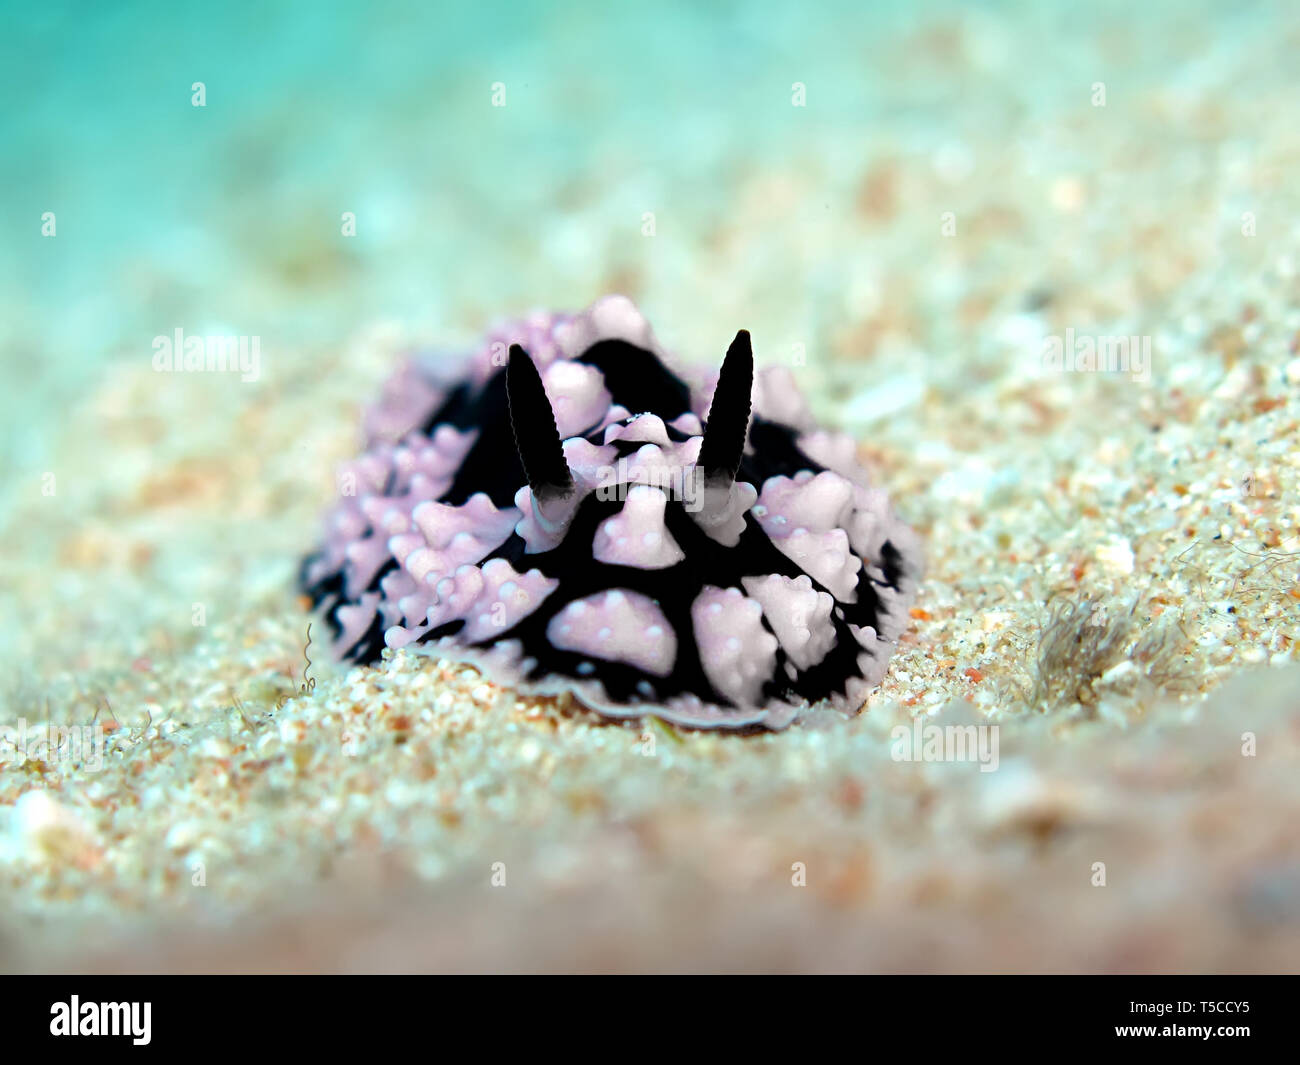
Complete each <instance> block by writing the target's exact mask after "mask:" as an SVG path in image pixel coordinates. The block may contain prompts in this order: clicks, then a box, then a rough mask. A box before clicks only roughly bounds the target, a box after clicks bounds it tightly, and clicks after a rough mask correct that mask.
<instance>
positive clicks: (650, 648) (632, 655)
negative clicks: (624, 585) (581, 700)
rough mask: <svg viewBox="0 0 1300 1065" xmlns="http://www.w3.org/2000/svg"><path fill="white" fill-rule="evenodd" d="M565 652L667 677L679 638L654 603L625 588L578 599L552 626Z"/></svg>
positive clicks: (556, 641)
mask: <svg viewBox="0 0 1300 1065" xmlns="http://www.w3.org/2000/svg"><path fill="white" fill-rule="evenodd" d="M546 638H547V639H548V640H550V642H551V643H552V644H553V645H554V646H556V647H558V648H560V649H561V650H563V651H573V652H575V653H576V654H582V655H590V656H591V657H592V658H599V659H603V660H604V661H607V662H626V663H627V664H628V665H632V666H636V667H638V668H640V669H643V670H645V671H646V672H647V673H650V674H653V675H654V676H658V677H666V676H668V674H669V673H671V672H672V671H673V664H674V663H675V662H676V661H677V634H676V633H674V632H673V628H672V626H671V625H669V624H668V620H667V619H666V618H665V617H664V615H663V611H661V610H660V609H659V607H658V605H657V604H656V603H655V601H654V600H653V599H650V598H649V597H648V596H645V595H642V594H640V593H639V592H632V591H627V590H624V589H620V588H615V589H611V590H610V591H607V592H600V593H598V594H596V595H590V596H587V597H586V598H585V599H576V600H574V601H573V602H572V603H570V604H569V605H568V606H566V607H565V608H564V609H563V610H561V611H560V612H559V613H558V614H556V615H555V616H554V617H553V618H551V620H550V621H549V622H548V623H547V626H546Z"/></svg>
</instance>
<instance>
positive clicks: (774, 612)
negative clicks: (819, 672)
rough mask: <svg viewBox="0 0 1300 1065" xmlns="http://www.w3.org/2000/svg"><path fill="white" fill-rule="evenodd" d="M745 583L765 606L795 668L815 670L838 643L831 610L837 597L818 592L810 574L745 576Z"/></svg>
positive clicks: (773, 629)
mask: <svg viewBox="0 0 1300 1065" xmlns="http://www.w3.org/2000/svg"><path fill="white" fill-rule="evenodd" d="M741 584H743V585H744V586H745V591H746V592H748V593H749V595H750V597H751V598H753V599H755V600H757V601H758V603H759V604H761V606H762V608H763V616H764V617H765V618H767V623H768V624H769V625H770V626H771V627H772V631H773V632H774V633H776V638H777V641H778V642H779V643H780V645H781V648H782V650H784V651H785V653H786V655H787V656H788V657H789V659H790V662H791V663H792V664H793V665H794V667H795V669H798V670H805V669H811V668H812V667H813V666H815V665H816V664H817V663H818V662H820V661H821V660H822V659H823V658H825V657H826V654H827V652H828V651H830V649H831V648H832V647H834V646H835V625H834V623H833V622H832V621H831V610H832V609H833V608H834V606H835V600H834V599H832V598H831V596H830V595H828V594H827V593H826V592H821V591H818V590H817V589H815V588H814V587H813V584H812V581H811V580H810V579H809V578H808V576H807V575H806V574H803V575H801V576H798V577H794V578H791V577H784V576H782V575H781V574H779V573H771V574H768V575H767V576H766V577H743V578H741Z"/></svg>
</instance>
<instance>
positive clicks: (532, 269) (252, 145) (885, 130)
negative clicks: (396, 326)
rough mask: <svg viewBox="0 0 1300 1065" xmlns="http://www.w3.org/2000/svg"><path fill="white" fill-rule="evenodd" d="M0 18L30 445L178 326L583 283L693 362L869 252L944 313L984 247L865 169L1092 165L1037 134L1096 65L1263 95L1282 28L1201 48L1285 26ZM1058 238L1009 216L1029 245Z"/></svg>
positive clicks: (1048, 127)
mask: <svg viewBox="0 0 1300 1065" xmlns="http://www.w3.org/2000/svg"><path fill="white" fill-rule="evenodd" d="M3 6H4V7H5V8H6V12H5V14H6V17H5V20H4V22H5V26H6V29H5V33H4V38H3V41H2V42H0V49H2V50H3V56H4V60H3V62H0V94H2V95H3V99H4V106H3V114H2V115H0V197H2V198H3V202H4V210H3V212H0V285H2V286H3V292H4V299H3V315H2V316H0V351H2V352H3V356H2V357H3V364H2V365H3V373H4V378H5V381H6V382H7V384H8V385H9V387H8V388H7V389H6V392H7V395H8V401H7V404H6V407H5V417H4V430H3V434H4V436H3V440H4V454H5V457H6V461H7V463H9V464H11V465H12V464H15V463H16V464H18V465H21V466H23V467H30V466H32V465H33V464H36V463H39V462H40V460H41V456H42V455H43V454H46V453H47V451H48V446H47V445H48V441H49V437H50V434H52V433H56V432H59V431H61V429H62V423H61V422H60V420H59V412H60V411H61V410H65V409H66V407H67V404H68V403H69V402H71V401H72V400H74V399H75V398H76V396H78V395H79V394H83V393H84V392H85V391H86V390H87V389H90V388H92V387H94V384H95V382H96V381H97V380H98V379H99V375H100V374H101V373H102V372H103V371H104V368H105V367H106V366H107V365H109V364H111V362H112V361H113V360H115V359H119V360H144V359H148V358H149V357H150V354H151V348H150V342H151V340H152V338H153V337H154V336H155V335H159V334H170V333H171V332H172V331H173V330H174V329H175V328H178V327H180V328H185V329H187V330H188V331H190V332H212V331H214V330H215V331H220V332H229V333H236V334H244V335H258V336H260V337H261V338H262V351H263V358H264V361H265V362H266V363H267V366H268V370H269V371H270V372H274V364H275V360H276V358H277V353H282V352H283V351H285V349H286V348H295V349H301V348H304V347H306V348H311V347H312V346H317V345H319V346H329V345H335V344H338V343H339V342H340V341H341V340H342V338H344V337H346V336H347V335H348V334H349V333H350V332H351V331H353V330H355V329H356V328H358V327H359V326H360V325H362V324H364V323H366V322H367V321H370V320H373V319H375V318H377V317H381V318H392V319H397V320H400V321H402V322H404V323H406V324H408V325H409V326H410V327H411V328H413V329H415V330H416V331H417V332H420V333H422V334H425V335H428V336H431V337H437V338H439V339H447V338H449V337H457V338H458V337H465V338H468V337H471V336H473V335H474V334H475V333H476V332H477V331H478V330H479V329H480V328H481V327H482V326H483V325H484V324H485V323H486V321H487V320H489V319H491V318H493V317H496V316H498V315H503V314H510V313H515V312H518V311H521V310H524V309H528V308H531V307H535V306H556V307H566V308H574V307H580V306H583V305H585V304H586V303H588V302H590V300H592V299H594V298H595V297H597V296H599V295H601V294H603V293H604V292H606V291H609V290H621V291H625V292H627V293H628V294H630V295H632V296H633V297H635V298H638V299H640V300H641V301H643V302H645V303H646V304H647V309H648V311H649V313H650V314H651V318H652V321H655V322H656V323H657V324H658V325H659V328H660V330H661V331H666V334H667V337H666V339H668V340H670V341H676V342H678V343H680V344H681V345H682V346H683V347H684V348H686V349H687V351H688V353H689V354H690V355H691V356H692V357H695V358H702V359H707V360H709V361H712V360H713V359H714V358H716V356H717V350H715V349H716V348H717V345H718V344H719V343H720V342H721V339H720V338H724V337H725V335H727V334H728V331H729V330H730V331H733V332H734V329H735V328H736V327H737V326H738V324H744V325H747V326H748V327H749V328H750V329H751V330H752V331H754V333H755V336H756V337H758V338H760V343H759V347H760V357H762V356H763V355H764V352H763V350H762V349H763V347H764V343H763V341H764V340H766V341H767V345H766V346H767V348H768V353H769V355H770V353H771V352H772V351H773V350H775V349H776V348H777V347H778V346H780V347H782V348H784V347H788V346H789V345H792V344H794V343H806V344H807V345H808V346H809V347H815V346H816V345H817V344H818V343H822V345H823V346H827V345H826V343H825V341H824V337H823V333H824V332H825V331H826V330H828V329H833V328H835V327H837V326H838V325H841V324H843V323H845V322H851V321H853V320H854V319H855V318H860V317H861V316H862V315H863V314H864V313H870V312H872V311H873V310H874V309H875V308H876V307H877V306H878V305H879V304H880V303H881V301H882V299H883V298H885V297H886V296H888V295H889V281H888V279H889V277H890V275H891V274H903V275H907V276H916V277H917V279H918V283H919V284H921V285H922V286H923V287H924V286H927V285H928V286H929V289H928V290H926V291H924V292H922V300H921V302H922V303H925V302H926V301H927V300H928V301H929V302H931V303H936V304H937V305H938V309H939V310H942V309H943V306H944V305H945V304H951V303H952V302H953V300H954V299H955V298H956V296H955V295H954V293H955V291H956V289H957V288H958V287H964V286H967V285H968V276H967V275H968V273H969V269H970V268H971V267H972V266H977V267H978V268H979V269H981V270H983V271H985V272H987V271H988V270H990V269H995V268H998V267H1000V266H1005V265H1006V263H1005V262H999V261H998V260H997V258H996V256H994V257H993V258H990V259H988V260H986V261H984V262H980V263H972V262H971V261H970V260H966V261H964V262H959V261H957V260H955V259H954V258H953V257H952V256H951V255H949V254H948V253H947V252H946V251H945V250H943V249H941V248H939V247H937V246H936V242H935V241H934V240H933V239H931V238H932V236H933V234H934V233H935V232H936V231H937V225H938V222H937V218H938V215H939V213H940V210H941V208H943V207H944V206H945V205H946V204H945V203H944V202H938V201H935V200H934V199H933V198H932V197H931V196H930V195H929V190H922V191H923V193H924V194H923V195H922V196H920V197H919V198H918V197H916V196H914V195H912V194H911V193H910V191H909V189H908V187H906V185H903V186H902V187H900V176H899V174H898V173H888V172H883V171H882V172H880V173H879V174H878V175H877V177H876V178H875V180H876V182H877V184H876V186H874V187H873V186H871V185H870V184H867V185H866V186H865V187H864V175H866V180H867V181H868V182H870V180H872V176H871V175H872V167H873V165H874V164H875V162H877V161H879V160H903V161H904V162H906V161H907V160H919V161H920V162H922V163H923V164H924V165H925V167H926V169H927V170H928V171H930V172H931V176H934V175H937V178H938V182H937V183H938V187H939V189H940V190H941V191H946V194H947V199H948V200H951V201H952V202H953V203H954V204H956V203H957V202H958V200H959V196H958V192H959V190H960V189H961V187H962V186H967V185H975V184H978V185H979V186H980V187H981V188H984V189H988V188H989V187H990V186H991V185H992V186H996V185H997V184H998V182H999V181H1000V177H999V174H1000V172H1001V169H1002V168H1003V167H1007V166H1010V167H1011V169H1012V171H1013V172H1014V173H1015V175H1016V176H1017V177H1019V178H1022V179H1023V178H1026V177H1028V178H1031V179H1033V178H1037V179H1041V182H1042V183H1043V184H1044V185H1046V183H1048V182H1050V181H1051V180H1052V179H1053V178H1054V176H1055V175H1057V174H1059V173H1065V172H1068V173H1070V174H1073V175H1076V176H1078V177H1079V178H1080V179H1081V180H1090V179H1091V178H1094V177H1095V178H1097V179H1098V180H1099V181H1102V182H1104V181H1106V180H1109V179H1113V178H1114V177H1115V175H1114V174H1113V173H1110V174H1109V175H1108V174H1107V172H1106V171H1107V165H1108V163H1109V162H1113V160H1108V159H1107V158H1105V157H1104V156H1102V157H1098V156H1096V155H1094V154H1092V152H1091V149H1090V138H1089V135H1088V130H1087V129H1086V126H1079V127H1076V128H1073V129H1071V128H1068V127H1063V126H1062V124H1061V122H1060V118H1061V115H1062V114H1063V113H1064V114H1067V115H1074V116H1076V117H1077V118H1078V119H1079V121H1080V122H1084V123H1086V122H1087V120H1088V119H1089V118H1090V117H1091V116H1090V115H1089V114H1088V104H1089V98H1088V94H1089V91H1090V88H1089V87H1090V86H1091V85H1092V84H1093V83H1095V82H1098V81H1104V82H1105V83H1106V87H1107V91H1108V93H1109V94H1110V98H1111V111H1110V112H1109V113H1110V115H1111V116H1112V118H1115V117H1117V111H1116V103H1117V102H1118V103H1119V105H1120V107H1121V108H1123V107H1124V106H1125V105H1124V103H1123V101H1128V102H1129V103H1130V104H1131V102H1132V101H1133V100H1134V99H1135V98H1138V96H1139V95H1140V93H1141V92H1142V91H1143V89H1144V88H1145V87H1146V86H1149V85H1151V84H1159V85H1160V86H1162V92H1164V93H1166V94H1169V95H1170V97H1171V99H1173V103H1172V104H1171V106H1173V107H1174V108H1175V112H1176V107H1177V99H1176V97H1177V96H1178V94H1179V93H1186V94H1188V95H1189V96H1191V95H1198V94H1203V93H1204V92H1206V91H1207V89H1213V87H1214V86H1215V85H1216V84H1217V85H1221V86H1222V87H1223V88H1224V89H1225V90H1226V89H1227V88H1228V87H1229V86H1231V85H1234V83H1236V85H1235V88H1236V91H1242V87H1241V85H1240V79H1243V78H1248V79H1251V80H1255V81H1259V82H1260V83H1261V84H1262V83H1265V82H1268V83H1271V84H1283V83H1285V82H1286V81H1287V79H1286V78H1285V76H1280V75H1282V72H1283V71H1284V70H1285V68H1286V64H1288V63H1289V62H1290V61H1291V60H1292V59H1293V58H1294V50H1293V49H1288V48H1287V47H1286V43H1285V42H1286V38H1285V36H1281V37H1278V36H1274V35H1268V39H1271V40H1275V41H1276V47H1274V48H1272V49H1270V50H1266V51H1260V50H1258V49H1255V50H1254V52H1253V54H1250V55H1249V56H1246V55H1241V56H1239V57H1238V60H1237V61H1236V62H1230V63H1227V64H1225V63H1224V62H1223V55H1224V50H1223V49H1222V48H1221V47H1215V48H1211V47H1210V46H1211V45H1212V44H1216V42H1217V43H1218V44H1221V43H1222V38H1223V37H1224V36H1230V35H1233V34H1236V33H1238V32H1239V31H1241V29H1242V27H1243V26H1244V27H1246V28H1247V29H1250V28H1252V27H1253V28H1254V31H1255V32H1256V33H1258V30H1259V27H1260V26H1261V25H1263V26H1268V25H1269V24H1270V23H1272V22H1273V20H1275V19H1277V20H1278V23H1279V25H1283V26H1285V25H1287V24H1288V20H1287V19H1286V18H1285V17H1284V16H1282V15H1280V14H1278V13H1277V12H1275V11H1274V10H1273V9H1271V8H1267V7H1264V6H1262V5H1252V4H1225V5H1220V6H1217V7H1206V6H1203V5H1192V4H1186V3H1176V4H1155V5H1144V6H1143V7H1142V8H1141V9H1140V10H1137V9H1132V10H1130V7H1131V5H1127V4H1122V3H1114V4H1102V5H1093V4H1090V5H1086V6H1081V5H1058V4H988V3H980V4H966V3H954V4H946V3H927V4H906V3H900V4H894V3H881V4H862V3H859V2H843V3H841V2H831V3H819V4H815V5H808V4H802V3H765V2H759V3H714V4H699V3H689V2H675V0H669V2H664V0H655V2H653V3H645V2H632V3H619V4H612V5H607V4H594V3H580V2H570V3H556V4H519V3H468V2H465V3H459V2H457V3H448V2H431V3H400V2H379V3H374V2H367V3H358V2H340V3H330V4H321V3H315V2H307V0H303V2H293V0H289V2H276V3H264V2H233V3H224V4H221V5H178V4H171V3H163V2H148V0H140V2H125V3H115V4H90V3H68V2H57V0H53V2H45V3H41V4H36V5H32V4H23V3H5V4H4V5H3ZM1291 25H1293V23H1291ZM1292 32H1294V31H1293V30H1292ZM195 82H203V83H204V86H205V91H206V106H204V107H194V106H192V104H191V96H192V88H191V87H192V85H193V84H194V83H195ZM796 83H798V85H802V86H803V87H804V89H803V91H804V93H805V94H806V95H805V99H806V106H803V107H800V106H796V100H795V97H796V95H797V94H798V91H799V90H798V87H797V85H796ZM494 87H496V88H494ZM498 90H500V91H503V92H504V106H494V103H501V102H502V97H501V95H500V92H499V91H498ZM494 93H496V94H497V95H496V96H495V98H494ZM1263 99H1264V95H1263V94H1261V100H1263ZM1127 113H1128V114H1129V119H1128V121H1132V120H1133V117H1132V111H1131V109H1130V110H1129V111H1128V112H1127ZM1292 113H1293V114H1294V112H1292ZM1047 116H1051V117H1052V119H1053V120H1052V121H1050V122H1048V121H1045V119H1046V117H1047ZM1172 117H1173V118H1174V119H1176V118H1177V117H1178V116H1177V114H1176V113H1175V114H1173V116H1172ZM1138 132H1139V130H1138V128H1137V127H1135V128H1134V133H1135V134H1137V133H1138ZM1171 132H1176V131H1171ZM1238 135H1239V136H1240V137H1245V138H1249V136H1250V135H1251V134H1250V131H1240V132H1239V134H1238ZM1130 147H1131V149H1132V151H1133V152H1134V153H1135V157H1134V158H1135V159H1136V157H1137V155H1138V154H1140V153H1141V151H1142V144H1141V143H1140V142H1139V141H1138V140H1137V139H1133V141H1132V143H1131V145H1130ZM990 149H993V151H990ZM995 151H996V152H998V153H1000V154H994V152H995ZM1111 169H1112V170H1113V167H1111ZM902 176H903V178H904V179H905V178H906V172H904V173H903V175H902ZM873 198H874V199H873ZM864 199H865V201H866V202H865V204H864ZM877 201H878V202H877ZM47 211H52V212H54V213H55V216H56V219H57V237H56V238H53V239H51V238H48V237H44V236H42V232H41V219H42V215H43V213H44V212H47ZM348 211H350V212H354V213H355V215H356V219H357V222H356V235H355V237H352V238H345V237H343V236H342V234H341V217H342V215H343V213H344V212H348ZM648 213H652V214H653V216H654V222H653V228H654V236H653V238H651V237H649V236H647V235H646V233H645V232H644V231H645V229H646V227H647V224H648V223H647V215H648ZM922 235H923V236H924V239H923V240H922V239H918V237H920V236H922ZM1076 238H1077V233H1074V232H1068V231H1067V232H1063V233H1056V234H1052V233H1047V234H1021V235H1020V236H1019V237H1018V238H1017V239H1018V240H1019V241H1020V242H1021V244H1024V245H1026V246H1027V247H1029V248H1030V249H1031V250H1032V247H1033V245H1035V244H1037V243H1040V242H1043V243H1046V244H1047V245H1048V247H1039V248H1038V249H1037V251H1038V253H1041V254H1043V255H1044V257H1045V258H1046V257H1048V256H1050V254H1051V252H1050V251H1049V247H1050V246H1052V245H1055V244H1058V243H1059V242H1060V241H1061V240H1063V239H1064V240H1072V239H1076ZM1012 287H1014V286H1012ZM1022 295H1023V293H1021V292H1010V293H1008V297H1007V298H1008V299H1009V300H1011V301H1014V300H1017V299H1019V298H1020V297H1021V296H1022ZM933 318H935V319H938V318H942V315H941V314H936V315H934V316H933ZM949 320H951V316H949ZM941 339H942V338H936V337H923V336H917V335H915V330H913V331H911V332H908V331H907V330H903V331H902V341H903V342H904V344H905V346H907V345H911V346H916V345H920V346H922V347H932V346H933V345H934V343H937V342H939V341H940V340H941ZM955 342H961V338H960V337H957V338H956V339H955ZM829 346H830V347H831V348H833V347H834V345H829Z"/></svg>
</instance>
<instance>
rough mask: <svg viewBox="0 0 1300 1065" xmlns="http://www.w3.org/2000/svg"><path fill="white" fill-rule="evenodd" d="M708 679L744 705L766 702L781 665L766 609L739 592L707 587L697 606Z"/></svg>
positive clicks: (695, 617) (695, 623) (697, 636)
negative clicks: (769, 682) (765, 685)
mask: <svg viewBox="0 0 1300 1065" xmlns="http://www.w3.org/2000/svg"><path fill="white" fill-rule="evenodd" d="M691 623H692V625H693V626H694V628H695V641H696V643H697V644H698V646H699V651H700V664H701V665H702V666H703V667H704V675H705V676H707V677H708V678H709V683H711V684H712V685H713V687H714V688H716V689H717V690H718V691H719V692H720V693H721V694H722V695H724V696H726V697H727V698H728V699H731V700H732V701H733V702H735V703H736V704H737V705H738V706H754V705H757V704H758V703H759V702H760V701H761V696H762V691H763V682H764V681H766V680H768V679H769V678H771V676H772V672H773V669H774V668H775V666H776V647H777V644H776V637H775V636H773V635H772V634H771V633H770V632H768V631H767V630H766V629H764V628H763V608H762V606H761V604H760V603H759V602H758V601H757V600H756V599H750V598H749V597H747V596H745V595H744V594H742V593H741V591H740V589H739V588H727V589H725V590H724V589H722V588H715V587H714V586H713V585H707V584H706V585H705V586H704V590H703V591H702V592H700V594H699V595H697V596H696V597H695V601H694V602H693V603H692V604H691Z"/></svg>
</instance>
